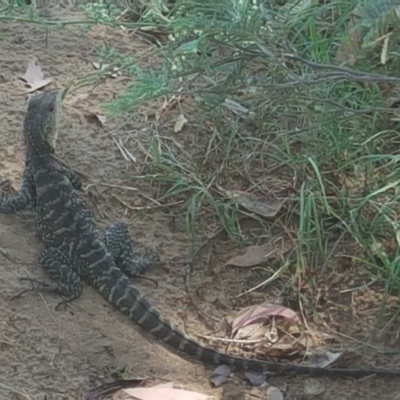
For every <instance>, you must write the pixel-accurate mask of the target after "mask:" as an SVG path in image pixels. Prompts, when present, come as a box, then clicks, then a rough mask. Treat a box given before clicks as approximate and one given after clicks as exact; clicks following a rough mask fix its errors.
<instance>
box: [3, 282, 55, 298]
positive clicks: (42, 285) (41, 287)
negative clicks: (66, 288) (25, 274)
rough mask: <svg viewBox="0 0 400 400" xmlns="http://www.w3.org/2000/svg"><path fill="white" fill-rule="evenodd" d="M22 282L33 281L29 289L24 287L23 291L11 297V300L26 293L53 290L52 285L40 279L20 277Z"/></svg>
mask: <svg viewBox="0 0 400 400" xmlns="http://www.w3.org/2000/svg"><path fill="white" fill-rule="evenodd" d="M19 281H20V282H23V281H27V282H30V283H31V287H30V288H29V289H24V290H22V291H21V292H19V293H17V294H16V295H15V296H13V297H11V299H10V300H15V299H16V298H18V297H21V296H22V295H24V294H25V293H28V292H34V291H42V292H49V291H51V288H50V285H49V284H48V283H46V282H43V281H39V280H37V279H33V278H20V279H19Z"/></svg>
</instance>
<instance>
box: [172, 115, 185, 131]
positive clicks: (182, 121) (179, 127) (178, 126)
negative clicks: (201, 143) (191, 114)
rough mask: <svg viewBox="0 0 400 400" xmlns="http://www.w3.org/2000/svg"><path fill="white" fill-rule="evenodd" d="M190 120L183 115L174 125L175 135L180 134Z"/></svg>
mask: <svg viewBox="0 0 400 400" xmlns="http://www.w3.org/2000/svg"><path fill="white" fill-rule="evenodd" d="M187 122H188V120H187V119H186V117H185V116H184V115H183V114H180V115H179V117H178V118H177V120H176V122H175V125H174V133H178V132H180V131H181V130H182V128H183V127H184V126H185V124H187Z"/></svg>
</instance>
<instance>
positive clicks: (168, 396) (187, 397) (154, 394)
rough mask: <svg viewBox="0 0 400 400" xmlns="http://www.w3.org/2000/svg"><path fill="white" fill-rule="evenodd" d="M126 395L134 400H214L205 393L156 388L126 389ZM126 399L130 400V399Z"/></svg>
mask: <svg viewBox="0 0 400 400" xmlns="http://www.w3.org/2000/svg"><path fill="white" fill-rule="evenodd" d="M124 393H126V394H127V395H128V396H132V399H138V400H161V399H162V400H213V398H212V397H210V396H207V395H205V394H203V393H198V392H192V391H190V390H183V389H173V388H167V387H156V386H155V387H148V388H134V389H124ZM126 399H127V400H128V399H130V397H128V398H126Z"/></svg>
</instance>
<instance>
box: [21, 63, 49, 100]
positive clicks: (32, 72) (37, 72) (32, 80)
mask: <svg viewBox="0 0 400 400" xmlns="http://www.w3.org/2000/svg"><path fill="white" fill-rule="evenodd" d="M20 78H21V79H23V80H24V81H25V82H26V83H27V84H28V85H29V86H30V88H29V89H28V90H27V93H32V92H35V91H36V90H38V89H41V88H43V87H45V86H47V85H48V84H49V83H51V82H53V79H52V78H47V79H45V78H44V74H43V72H42V68H41V67H40V65H39V64H36V60H31V61H29V62H28V67H27V69H26V72H25V74H24V75H21V76H20Z"/></svg>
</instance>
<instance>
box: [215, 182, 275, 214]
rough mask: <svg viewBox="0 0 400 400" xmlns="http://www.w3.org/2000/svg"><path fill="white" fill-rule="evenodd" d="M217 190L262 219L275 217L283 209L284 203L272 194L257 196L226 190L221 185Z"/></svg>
mask: <svg viewBox="0 0 400 400" xmlns="http://www.w3.org/2000/svg"><path fill="white" fill-rule="evenodd" d="M217 188H218V190H220V191H221V192H222V193H223V194H224V195H225V196H226V197H228V198H230V199H233V200H236V201H237V203H238V204H240V205H241V206H242V207H244V208H246V209H247V210H249V211H251V212H254V213H256V214H258V215H261V216H262V217H266V218H272V217H275V215H276V214H277V213H278V212H279V210H280V209H281V207H282V201H280V200H279V199H277V198H276V197H275V196H273V195H271V194H262V195H256V194H253V193H247V192H242V191H240V190H226V189H224V188H222V187H221V186H219V185H217Z"/></svg>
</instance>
